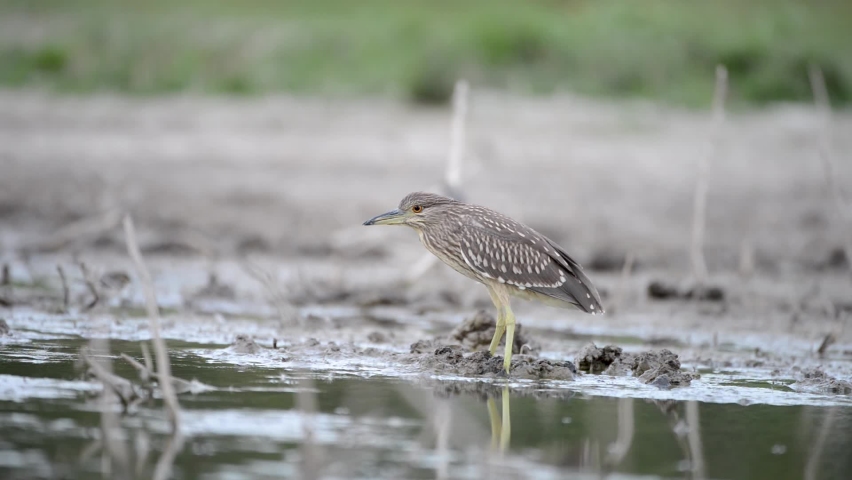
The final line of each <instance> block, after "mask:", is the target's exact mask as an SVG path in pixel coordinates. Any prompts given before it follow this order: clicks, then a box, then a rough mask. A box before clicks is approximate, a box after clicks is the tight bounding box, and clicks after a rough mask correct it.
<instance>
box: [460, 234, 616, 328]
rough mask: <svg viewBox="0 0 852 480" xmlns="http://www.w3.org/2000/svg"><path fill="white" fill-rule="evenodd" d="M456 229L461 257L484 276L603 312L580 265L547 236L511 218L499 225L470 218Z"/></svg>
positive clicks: (595, 292) (599, 301)
mask: <svg viewBox="0 0 852 480" xmlns="http://www.w3.org/2000/svg"><path fill="white" fill-rule="evenodd" d="M507 220H508V219H507ZM461 230H462V235H461V238H463V240H462V242H461V249H462V257H463V258H464V260H465V262H466V263H467V264H468V266H469V267H470V268H472V269H474V270H476V271H477V272H479V273H480V274H482V275H483V276H486V277H488V278H492V279H494V280H496V281H498V282H500V283H505V284H508V285H511V286H514V287H517V288H518V289H520V290H530V291H532V292H536V293H540V294H542V295H546V296H548V297H552V298H554V299H557V300H561V301H564V302H568V303H571V304H574V305H576V306H578V307H579V308H580V309H581V310H583V311H585V312H587V313H597V312H601V313H603V308H602V306H601V300H600V296H599V295H598V292H597V290H596V289H595V287H594V286H593V285H592V282H591V280H589V278H588V277H587V276H586V275H585V273H583V267H581V266H580V264H578V263H577V262H576V261H574V260H573V259H572V258H571V257H569V256H568V255H567V254H566V253H565V251H564V250H562V248H561V247H559V246H558V245H556V244H555V243H554V242H552V241H550V240H549V239H548V238H547V237H545V236H543V235H541V234H539V233H538V232H536V231H535V230H533V229H531V228H529V227H526V226H524V225H521V224H519V223H516V222H514V221H513V222H512V223H511V224H508V226H506V225H505V224H504V227H503V228H501V229H498V228H496V227H494V226H490V225H486V224H485V223H482V222H469V223H466V224H464V225H463V226H462V227H461ZM519 232H520V233H519Z"/></svg>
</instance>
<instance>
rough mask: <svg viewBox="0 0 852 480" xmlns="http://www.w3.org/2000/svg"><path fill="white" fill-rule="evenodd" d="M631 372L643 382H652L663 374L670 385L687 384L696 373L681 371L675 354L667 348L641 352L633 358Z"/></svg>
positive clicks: (695, 376)
mask: <svg viewBox="0 0 852 480" xmlns="http://www.w3.org/2000/svg"><path fill="white" fill-rule="evenodd" d="M633 374H634V375H637V376H638V377H639V380H641V381H642V382H643V383H648V384H650V383H652V382H654V381H655V380H657V378H659V377H661V376H663V375H665V376H666V377H667V380H668V382H669V383H670V384H671V385H674V386H677V385H689V384H690V382H692V380H693V379H694V378H697V375H696V374H692V373H689V372H683V371H681V369H680V360H678V357H677V355H675V354H674V353H672V352H671V351H669V350H668V349H665V348H664V349H662V350H660V351H657V352H654V351H649V352H642V353H640V354H638V355H636V357H635V358H634V359H633Z"/></svg>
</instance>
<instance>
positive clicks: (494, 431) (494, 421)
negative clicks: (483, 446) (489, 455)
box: [486, 398, 503, 450]
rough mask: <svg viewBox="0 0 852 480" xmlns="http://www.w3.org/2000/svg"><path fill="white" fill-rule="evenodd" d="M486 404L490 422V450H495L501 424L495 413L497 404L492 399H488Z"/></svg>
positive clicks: (498, 416)
mask: <svg viewBox="0 0 852 480" xmlns="http://www.w3.org/2000/svg"><path fill="white" fill-rule="evenodd" d="M486 403H487V405H488V419H489V420H490V421H491V449H492V450H497V446H498V445H499V442H500V432H501V430H503V424H502V423H501V422H500V414H499V413H497V404H496V403H495V402H494V399H493V398H489V399H488V401H487V402H486Z"/></svg>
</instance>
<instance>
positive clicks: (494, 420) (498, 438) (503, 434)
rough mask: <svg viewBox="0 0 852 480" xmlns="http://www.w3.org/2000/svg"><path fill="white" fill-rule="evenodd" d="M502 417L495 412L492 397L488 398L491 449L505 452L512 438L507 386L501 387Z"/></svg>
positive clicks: (495, 408) (495, 406)
mask: <svg viewBox="0 0 852 480" xmlns="http://www.w3.org/2000/svg"><path fill="white" fill-rule="evenodd" d="M502 397H503V418H502V420H501V418H500V414H499V413H498V412H497V404H496V403H495V402H494V399H493V398H489V399H488V402H487V404H488V418H489V420H491V449H492V450H497V449H498V447H499V450H500V451H501V452H505V451H506V449H507V448H509V441H510V440H511V439H512V417H511V413H510V412H511V409H510V408H509V387H503V395H502Z"/></svg>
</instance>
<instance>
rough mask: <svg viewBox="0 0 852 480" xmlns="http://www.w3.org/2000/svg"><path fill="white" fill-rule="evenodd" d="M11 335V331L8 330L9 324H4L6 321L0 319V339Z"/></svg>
mask: <svg viewBox="0 0 852 480" xmlns="http://www.w3.org/2000/svg"><path fill="white" fill-rule="evenodd" d="M11 333H12V329H10V328H9V324H8V323H6V320H4V319H2V318H0V337H5V336H7V335H11Z"/></svg>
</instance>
